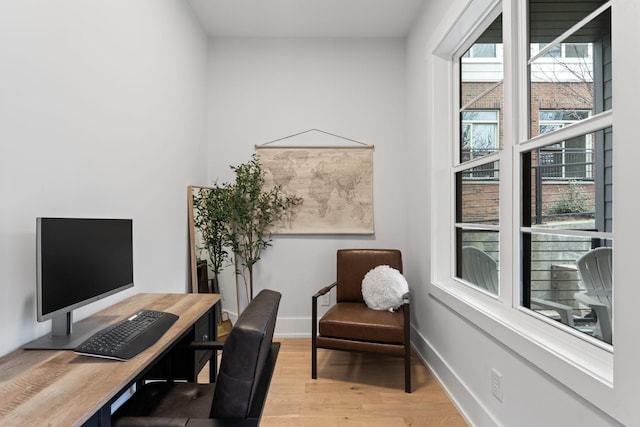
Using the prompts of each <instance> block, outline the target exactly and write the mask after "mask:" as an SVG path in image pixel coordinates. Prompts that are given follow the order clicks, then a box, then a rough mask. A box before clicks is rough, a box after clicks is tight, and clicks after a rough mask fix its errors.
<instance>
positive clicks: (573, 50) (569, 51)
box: [564, 43, 589, 58]
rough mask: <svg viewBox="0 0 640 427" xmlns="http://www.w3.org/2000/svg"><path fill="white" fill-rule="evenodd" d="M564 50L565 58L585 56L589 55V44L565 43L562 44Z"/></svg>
mask: <svg viewBox="0 0 640 427" xmlns="http://www.w3.org/2000/svg"><path fill="white" fill-rule="evenodd" d="M564 52H565V54H564V56H565V57H567V58H586V57H587V56H588V55H589V44H588V43H567V44H565V45H564Z"/></svg>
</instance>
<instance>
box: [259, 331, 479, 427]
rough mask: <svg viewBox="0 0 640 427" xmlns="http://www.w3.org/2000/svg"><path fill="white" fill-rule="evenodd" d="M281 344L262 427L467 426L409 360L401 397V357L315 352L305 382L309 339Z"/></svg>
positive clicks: (426, 373)
mask: <svg viewBox="0 0 640 427" xmlns="http://www.w3.org/2000/svg"><path fill="white" fill-rule="evenodd" d="M277 341H280V342H281V343H282V346H281V348H280V354H279V356H278V363H277V365H276V372H275V374H274V377H273V380H272V383H271V389H270V390H269V395H268V397H267V403H266V407H265V410H264V414H263V419H262V424H261V425H262V426H266V427H272V426H278V427H281V426H283V427H287V426H296V427H297V426H305V427H316V426H318V427H359V426H363V427H365V426H366V427H377V426H380V427H383V426H384V427H395V426H447V427H458V426H460V427H464V426H466V425H467V424H466V423H465V422H464V420H463V418H462V417H461V416H460V414H459V413H458V411H457V410H456V408H455V406H454V405H453V404H452V403H451V401H450V400H449V398H448V396H447V395H446V394H445V393H444V391H443V390H442V388H441V387H440V384H439V383H438V381H437V380H436V379H435V377H434V376H433V375H431V373H430V372H429V370H428V369H427V368H426V367H425V366H424V365H423V364H422V362H421V361H420V360H419V359H418V358H417V357H415V356H414V357H413V358H412V368H411V374H412V382H413V392H412V393H410V394H408V393H405V392H404V370H403V369H404V368H403V360H402V359H401V358H394V357H387V356H382V355H375V354H361V353H348V352H340V351H330V350H319V351H318V379H317V380H312V379H311V340H310V339H302V338H301V339H297V338H296V339H294V338H289V339H277Z"/></svg>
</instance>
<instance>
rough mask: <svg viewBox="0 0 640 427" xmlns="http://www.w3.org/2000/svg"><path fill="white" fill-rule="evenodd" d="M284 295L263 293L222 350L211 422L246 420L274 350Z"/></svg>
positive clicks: (247, 309)
mask: <svg viewBox="0 0 640 427" xmlns="http://www.w3.org/2000/svg"><path fill="white" fill-rule="evenodd" d="M280 298H281V294H280V293H279V292H275V291H271V290H267V289H265V290H262V291H261V292H260V293H259V294H258V295H256V297H255V298H254V299H253V300H252V301H251V302H250V303H249V305H248V306H247V308H245V309H244V311H243V312H242V314H241V315H240V317H238V320H237V322H236V324H235V325H234V327H233V328H232V329H231V332H230V333H229V336H228V337H227V339H226V340H225V343H224V348H223V350H222V361H221V362H220V371H219V372H218V377H217V380H216V385H215V394H214V399H213V405H212V406H211V415H210V417H211V418H226V419H229V418H233V419H241V418H247V416H248V415H249V411H250V409H251V403H252V401H253V398H254V396H255V394H256V390H257V388H258V384H259V379H260V377H261V375H262V370H263V368H264V366H265V362H266V360H267V357H268V356H269V352H270V350H271V343H272V341H273V332H274V329H275V324H276V316H277V313H278V306H279V304H280Z"/></svg>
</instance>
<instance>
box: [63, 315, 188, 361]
mask: <svg viewBox="0 0 640 427" xmlns="http://www.w3.org/2000/svg"><path fill="white" fill-rule="evenodd" d="M176 320H178V316H176V315H175V314H172V313H166V312H163V311H153V310H142V311H139V312H137V313H135V314H133V315H132V316H130V317H128V318H126V319H124V320H121V321H120V322H118V323H116V324H114V325H111V326H107V327H106V328H104V329H102V330H100V331H98V332H96V333H95V334H93V335H92V336H91V337H89V338H88V339H87V340H85V341H84V342H83V343H82V344H80V345H79V346H78V347H76V348H75V350H74V351H75V352H76V353H77V354H82V355H85V356H95V357H104V358H107V359H116V360H129V359H131V358H132V357H134V356H136V355H137V354H138V353H140V352H142V351H144V350H146V349H147V348H148V347H150V346H151V345H153V344H154V343H155V342H156V341H158V340H159V339H160V337H161V336H162V335H164V333H165V332H167V330H168V329H169V328H170V327H171V325H173V324H174V323H175V321H176Z"/></svg>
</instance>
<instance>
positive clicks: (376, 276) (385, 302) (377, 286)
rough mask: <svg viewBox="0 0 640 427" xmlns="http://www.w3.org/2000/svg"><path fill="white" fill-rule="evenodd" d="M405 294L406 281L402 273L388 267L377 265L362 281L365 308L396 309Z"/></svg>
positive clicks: (407, 287)
mask: <svg viewBox="0 0 640 427" xmlns="http://www.w3.org/2000/svg"><path fill="white" fill-rule="evenodd" d="M407 292H409V285H408V284H407V280H406V279H405V278H404V276H403V275H402V273H400V272H399V271H398V270H396V269H395V268H391V267H389V266H388V265H379V266H377V267H376V268H374V269H371V270H369V272H368V273H367V274H365V276H364V279H362V297H363V298H364V302H365V304H367V307H369V308H372V309H374V310H389V311H394V310H396V309H398V308H399V307H400V306H401V305H402V297H403V296H404V295H405V294H406V293H407Z"/></svg>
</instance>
